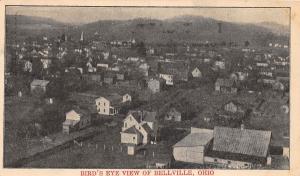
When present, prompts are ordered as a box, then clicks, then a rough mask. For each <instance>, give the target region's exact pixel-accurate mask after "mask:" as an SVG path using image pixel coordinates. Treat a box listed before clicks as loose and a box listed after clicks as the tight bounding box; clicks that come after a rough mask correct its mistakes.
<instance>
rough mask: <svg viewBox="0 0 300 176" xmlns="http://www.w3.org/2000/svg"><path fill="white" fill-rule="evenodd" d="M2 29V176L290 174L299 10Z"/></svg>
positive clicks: (80, 14)
mask: <svg viewBox="0 0 300 176" xmlns="http://www.w3.org/2000/svg"><path fill="white" fill-rule="evenodd" d="M4 18H5V27H4V28H5V40H4V42H5V46H4V49H5V53H4V54H5V61H4V63H5V65H4V74H5V75H4V88H5V89H4V119H3V133H4V134H3V167H4V168H74V169H75V168H90V169H93V168H103V169H107V168H115V169H197V168H201V169H208V168H209V169H221V170H241V169H243V170H246V169H252V170H254V169H255V170H260V169H264V170H288V169H289V168H290V48H291V47H290V8H271V7H266V8H253V7H252V8H246V7H238V8H229V7H226V8H225V7H219V8H208V7H206V8H204V7H192V8H191V7H180V8H179V7H134V6H131V7H121V6H119V7H109V6H107V7H103V6H102V7H97V6H94V7H88V6H77V7H76V6H12V5H6V6H5V17H4Z"/></svg>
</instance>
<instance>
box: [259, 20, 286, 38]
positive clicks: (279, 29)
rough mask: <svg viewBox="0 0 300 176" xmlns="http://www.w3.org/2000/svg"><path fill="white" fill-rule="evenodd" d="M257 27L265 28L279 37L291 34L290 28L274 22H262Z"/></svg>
mask: <svg viewBox="0 0 300 176" xmlns="http://www.w3.org/2000/svg"><path fill="white" fill-rule="evenodd" d="M257 25H258V26H262V27H265V28H267V29H269V30H270V31H272V32H273V33H275V34H277V35H285V36H288V35H289V33H290V30H289V26H284V25H280V24H277V23H273V22H262V23H258V24H257Z"/></svg>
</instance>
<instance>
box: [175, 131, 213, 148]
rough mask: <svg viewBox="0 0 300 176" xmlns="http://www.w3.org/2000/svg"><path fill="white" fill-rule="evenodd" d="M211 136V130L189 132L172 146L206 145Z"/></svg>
mask: <svg viewBox="0 0 300 176" xmlns="http://www.w3.org/2000/svg"><path fill="white" fill-rule="evenodd" d="M212 138H213V130H206V131H202V132H199V133H190V134H189V135H187V136H186V137H184V138H183V139H182V140H180V141H179V142H177V143H176V144H175V145H174V146H173V147H193V146H203V145H206V144H207V143H208V142H209V141H210V140H212Z"/></svg>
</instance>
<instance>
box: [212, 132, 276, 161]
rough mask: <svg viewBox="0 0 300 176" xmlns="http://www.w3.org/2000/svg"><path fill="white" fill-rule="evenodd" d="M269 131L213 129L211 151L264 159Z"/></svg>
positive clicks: (269, 138) (268, 141) (267, 146)
mask: <svg viewBox="0 0 300 176" xmlns="http://www.w3.org/2000/svg"><path fill="white" fill-rule="evenodd" d="M270 140H271V131H259V130H249V129H243V130H242V129H238V128H227V127H215V128H214V142H213V151H219V152H229V153H236V154H244V155H249V156H257V157H266V156H267V153H268V149H269V144H270Z"/></svg>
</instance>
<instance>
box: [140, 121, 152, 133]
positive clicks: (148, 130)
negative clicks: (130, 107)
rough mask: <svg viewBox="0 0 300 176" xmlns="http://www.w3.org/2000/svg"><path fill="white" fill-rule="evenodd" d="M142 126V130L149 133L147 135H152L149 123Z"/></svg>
mask: <svg viewBox="0 0 300 176" xmlns="http://www.w3.org/2000/svg"><path fill="white" fill-rule="evenodd" d="M141 126H142V128H144V130H145V131H146V132H147V134H150V133H151V132H152V129H151V128H150V127H149V125H148V124H147V123H144V124H142V125H141Z"/></svg>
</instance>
